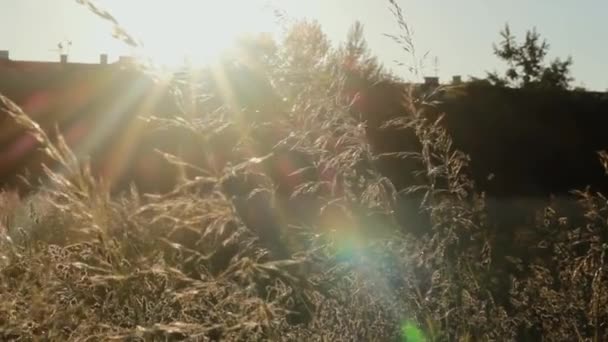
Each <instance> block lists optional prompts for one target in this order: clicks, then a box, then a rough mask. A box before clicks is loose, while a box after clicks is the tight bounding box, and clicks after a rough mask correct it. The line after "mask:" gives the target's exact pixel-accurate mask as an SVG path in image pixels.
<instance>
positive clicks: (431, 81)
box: [424, 77, 439, 86]
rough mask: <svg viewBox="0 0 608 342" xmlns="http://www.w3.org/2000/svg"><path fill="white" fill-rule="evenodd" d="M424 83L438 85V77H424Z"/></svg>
mask: <svg viewBox="0 0 608 342" xmlns="http://www.w3.org/2000/svg"><path fill="white" fill-rule="evenodd" d="M424 84H425V85H430V86H438V85H439V77H425V78H424Z"/></svg>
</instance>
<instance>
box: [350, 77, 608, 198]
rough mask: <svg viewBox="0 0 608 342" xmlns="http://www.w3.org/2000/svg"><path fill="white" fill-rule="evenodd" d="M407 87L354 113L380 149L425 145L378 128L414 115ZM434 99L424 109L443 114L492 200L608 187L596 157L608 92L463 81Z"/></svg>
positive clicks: (378, 90) (370, 98)
mask: <svg viewBox="0 0 608 342" xmlns="http://www.w3.org/2000/svg"><path fill="white" fill-rule="evenodd" d="M404 88H405V86H404V85H399V84H390V83H383V84H380V85H376V86H372V87H370V89H368V90H366V91H363V92H362V95H361V99H362V101H363V102H361V103H359V104H358V107H356V108H357V110H358V111H359V112H360V113H361V115H362V116H363V117H364V118H365V119H367V120H368V122H369V123H370V125H369V126H370V129H369V131H368V135H369V136H370V142H371V143H372V145H374V146H375V147H376V148H377V152H383V151H395V150H416V149H419V147H420V145H419V144H418V142H417V141H416V137H415V135H414V134H413V132H412V131H401V132H397V131H395V130H381V129H379V125H378V124H379V122H380V121H382V119H386V118H391V117H396V116H399V115H404V113H407V112H408V110H407V108H406V107H404V104H403V103H405V102H403V101H398V100H397V99H400V98H403V96H404ZM432 100H434V101H436V102H434V104H433V105H428V106H419V108H420V107H424V108H425V110H424V112H425V116H427V117H429V118H436V117H437V115H438V114H439V113H444V114H445V116H444V119H443V123H442V126H443V127H444V128H445V129H446V130H447V131H448V132H449V134H450V136H451V137H452V139H453V141H454V147H455V148H457V149H459V150H462V151H463V152H465V153H467V154H468V155H469V156H470V157H471V167H470V171H471V173H472V176H473V178H474V180H475V182H476V184H477V185H478V186H479V190H484V191H486V192H487V193H488V195H490V196H498V197H509V196H511V197H530V196H544V195H548V194H554V195H563V194H567V193H568V192H569V191H570V190H572V189H575V188H577V189H580V188H584V187H585V186H587V185H590V186H592V188H594V189H597V190H602V191H607V190H608V178H606V177H605V176H604V171H603V168H602V167H601V164H600V162H599V159H598V155H597V151H599V150H602V149H608V135H607V134H606V133H605V129H606V127H608V126H607V124H608V96H607V95H606V94H602V93H585V92H569V91H542V90H519V89H508V88H499V87H493V86H489V85H484V84H465V85H462V86H457V87H453V88H446V89H445V90H444V91H441V92H439V93H438V94H437V96H435V97H434V98H432ZM386 163H389V162H386ZM393 163H394V164H395V165H397V164H398V162H397V161H393ZM401 165H402V167H404V165H407V164H404V163H403V162H401ZM412 167H413V166H412ZM387 168H388V169H390V167H387ZM390 171H391V170H389V172H390ZM392 171H393V172H392V173H399V172H397V171H395V170H392ZM402 174H403V173H402ZM402 177H407V176H406V175H403V176H402ZM397 183H399V184H400V185H405V184H407V181H401V182H400V179H397Z"/></svg>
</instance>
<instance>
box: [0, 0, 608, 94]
mask: <svg viewBox="0 0 608 342" xmlns="http://www.w3.org/2000/svg"><path fill="white" fill-rule="evenodd" d="M269 1H271V2H272V4H273V5H274V6H275V7H279V8H281V9H282V10H283V11H284V12H285V13H287V15H288V16H289V17H292V18H300V17H307V18H314V19H317V20H318V21H319V22H320V24H321V25H322V27H323V29H324V31H325V32H326V34H327V35H328V37H329V38H330V39H331V40H332V42H334V43H339V42H340V41H343V39H344V37H345V36H346V33H347V31H348V28H349V27H350V25H351V24H352V23H353V22H354V21H355V20H359V21H361V22H362V23H363V24H364V25H365V32H366V38H367V40H368V45H369V46H370V48H371V49H372V50H373V52H374V53H375V54H376V55H377V56H378V57H379V58H380V59H381V61H383V62H384V64H385V65H386V66H387V67H389V68H391V69H393V70H394V71H395V72H396V73H397V74H399V75H400V76H402V77H404V78H406V79H407V78H411V75H409V74H408V73H407V70H405V69H402V68H399V67H397V66H396V64H395V63H394V61H395V60H398V61H402V62H408V61H409V56H407V55H406V54H405V53H403V52H402V50H401V49H400V47H399V46H397V45H396V44H395V43H394V42H393V41H392V40H390V39H389V38H387V37H386V36H384V34H385V33H390V34H396V33H399V29H398V26H397V24H396V22H395V20H394V19H393V17H392V15H391V13H390V11H389V6H388V5H389V3H388V0H305V1H304V0H221V1H219V0H213V1H212V0H98V1H97V2H98V3H99V4H101V5H102V6H103V7H104V8H107V9H108V10H109V11H110V12H111V13H112V14H113V15H114V16H116V17H117V18H118V19H119V21H121V23H123V25H124V26H125V27H127V29H128V30H129V31H130V32H132V33H134V34H135V35H136V36H137V37H139V38H141V39H142V40H143V42H144V44H145V46H146V48H147V51H148V53H150V54H151V55H155V56H163V58H159V59H162V60H163V61H165V62H167V63H169V61H170V59H171V58H173V60H172V62H178V61H180V60H181V59H182V58H183V54H182V53H181V52H183V51H188V52H189V53H190V55H191V58H200V59H201V60H202V59H205V58H210V57H211V55H212V54H213V53H214V51H215V50H219V49H221V48H224V47H226V46H228V45H227V44H228V42H229V41H230V39H231V38H233V37H234V36H236V35H237V34H238V33H240V31H273V30H275V29H276V23H275V21H274V17H273V16H272V14H271V13H270V12H269V11H267V10H264V9H263V8H264V6H263V5H264V4H267V3H268V2H269ZM396 1H397V3H398V4H399V5H400V6H401V7H402V9H403V11H404V14H405V17H406V20H407V21H408V23H409V24H410V26H411V27H412V28H413V30H414V41H415V44H416V48H417V49H418V51H420V52H421V54H422V53H424V52H427V51H428V53H429V54H428V56H429V57H428V59H427V62H426V69H424V74H426V75H428V76H435V75H437V76H439V77H440V78H441V79H442V80H444V81H449V79H451V77H452V76H453V75H462V76H463V77H464V78H468V77H469V76H478V77H482V76H484V75H485V72H486V71H492V70H499V71H500V70H503V68H504V66H503V64H502V63H501V61H499V60H498V59H497V58H496V56H494V55H493V52H492V44H493V43H495V42H498V41H499V39H500V37H499V31H500V30H501V29H502V28H503V27H504V25H505V24H506V23H509V25H510V26H511V28H512V31H513V32H514V33H515V34H516V35H517V37H522V36H523V34H524V33H525V31H526V30H528V29H531V28H533V27H536V28H537V30H538V32H539V33H540V34H541V36H542V37H544V38H545V39H547V40H548V42H549V44H550V45H551V49H550V54H549V58H553V57H567V56H571V57H572V58H573V60H574V66H573V68H572V74H573V76H574V77H575V81H574V85H577V86H584V87H586V88H587V89H593V90H602V91H603V90H606V89H608V72H607V71H608V68H606V67H605V66H604V65H602V63H603V62H604V61H606V60H608V44H605V43H603V42H604V41H605V37H607V36H608V22H606V21H605V20H604V19H605V18H604V17H605V14H606V13H608V1H605V0H579V1H571V0H534V1H530V0H509V1H504V0H503V1H495V0H461V1H453V0H396ZM62 41H72V46H71V47H70V50H69V51H68V52H69V55H70V60H72V61H81V62H95V61H97V60H98V59H99V57H98V56H99V54H101V53H108V54H109V55H110V59H111V60H115V59H116V58H117V56H118V55H121V54H128V53H129V52H130V50H129V49H128V48H126V47H124V45H123V44H121V43H120V42H118V41H116V40H115V39H113V38H112V37H111V29H110V27H109V25H108V24H107V23H105V22H104V21H102V20H100V19H98V18H97V17H95V16H94V15H92V14H91V13H90V12H89V11H87V10H86V9H85V8H84V7H83V6H81V5H79V4H77V1H76V0H0V50H10V54H11V59H21V60H57V59H58V54H59V52H58V51H57V50H56V47H57V43H59V42H62ZM208 46H212V47H214V48H213V49H209V48H207V47H208ZM211 50H214V51H211ZM435 58H436V59H435ZM435 60H436V61H437V63H435Z"/></svg>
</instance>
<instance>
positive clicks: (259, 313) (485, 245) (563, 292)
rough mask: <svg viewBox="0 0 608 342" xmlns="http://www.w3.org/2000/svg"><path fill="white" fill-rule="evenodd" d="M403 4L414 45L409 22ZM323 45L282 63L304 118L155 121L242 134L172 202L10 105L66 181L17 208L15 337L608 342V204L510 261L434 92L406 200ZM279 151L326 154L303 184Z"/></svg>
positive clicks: (557, 220)
mask: <svg viewBox="0 0 608 342" xmlns="http://www.w3.org/2000/svg"><path fill="white" fill-rule="evenodd" d="M391 6H393V8H394V13H395V15H396V16H397V19H398V22H399V23H400V25H401V27H402V29H404V30H405V32H404V37H408V34H409V33H408V32H409V28H408V27H407V26H405V27H404V26H403V25H404V24H405V19H404V18H403V12H402V11H401V10H399V8H398V6H397V5H396V4H395V3H394V2H391ZM300 25H302V26H300V27H299V30H307V29H308V30H313V32H312V33H313V34H310V35H303V36H305V37H308V38H302V37H299V36H297V35H296V36H291V39H294V40H295V43H298V41H297V39H304V40H305V39H316V40H322V39H323V37H322V35H320V34H319V33H320V32H314V30H315V29H316V28H315V27H314V25H312V26H311V25H306V24H300ZM298 32H302V31H298ZM310 37H313V38H310ZM394 37H398V36H394ZM410 38H411V37H410ZM410 38H407V39H406V38H403V39H404V42H405V44H406V51H410V52H412V51H413V49H412V48H411V47H412V46H413V45H412V44H413V41H412V40H411V39H410ZM408 39H409V40H408ZM305 42H306V41H304V43H305ZM292 43H293V42H292ZM300 43H302V42H300ZM408 44H410V45H412V46H410V45H408ZM286 46H287V47H288V46H289V45H286ZM294 46H299V45H298V44H294ZM311 46H316V47H319V49H317V50H316V51H312V52H310V55H309V56H308V58H310V57H311V56H312V57H314V58H318V57H319V55H318V54H321V55H322V56H326V57H327V58H323V59H321V60H322V61H324V62H321V63H303V62H302V60H304V61H305V60H306V56H301V55H300V56H299V58H300V59H299V60H298V61H299V63H298V64H297V65H290V63H289V61H293V60H294V59H290V58H288V57H289V54H290V53H294V51H293V50H289V49H288V48H285V47H280V50H279V53H278V55H277V56H279V57H278V58H279V60H280V61H282V62H280V63H277V62H276V61H272V63H274V64H272V66H273V68H270V69H269V70H271V71H270V72H269V77H270V78H271V79H272V81H273V82H274V83H275V84H278V85H279V86H278V87H277V89H278V90H279V91H280V92H281V94H279V95H280V96H279V97H278V98H281V99H282V101H284V102H286V103H282V104H281V107H282V108H288V109H286V110H285V111H284V112H282V113H280V114H277V115H279V116H273V117H272V120H266V121H262V122H257V123H255V124H252V123H247V122H246V121H243V120H244V119H243V117H245V116H244V113H243V112H242V111H240V110H239V111H237V110H234V108H230V107H225V108H221V109H220V110H217V111H213V112H211V111H206V110H205V108H204V106H202V105H201V106H191V107H189V108H198V109H197V110H199V111H200V112H189V113H182V114H181V115H180V116H179V117H169V118H164V119H157V120H158V122H159V124H162V125H178V126H182V127H185V128H186V129H188V130H191V131H192V132H195V133H196V134H199V135H201V137H203V138H204V139H203V140H204V141H205V139H211V138H213V137H214V136H217V135H221V134H224V133H225V130H224V129H222V128H225V127H237V128H238V130H237V131H238V132H240V136H239V141H235V142H234V150H233V152H234V153H233V154H232V156H233V160H231V164H229V165H227V166H226V167H225V168H224V169H222V170H200V168H196V167H190V166H189V165H188V163H187V161H183V160H179V158H178V156H167V158H168V159H169V161H170V162H173V163H177V164H180V165H182V166H183V167H185V168H189V169H190V171H193V172H194V174H195V175H196V176H192V177H187V179H184V180H183V182H182V183H180V184H178V186H177V187H176V188H175V190H174V191H173V192H171V193H168V194H165V195H162V196H146V195H142V194H140V193H138V192H137V191H136V189H131V191H127V192H125V193H124V194H122V195H120V196H110V194H109V193H108V191H107V188H106V187H105V186H104V185H103V184H101V183H100V182H99V181H98V180H96V179H94V178H93V177H92V176H91V173H90V171H89V170H88V168H87V165H86V164H85V163H83V162H82V161H81V160H79V159H78V158H76V157H75V156H74V154H73V153H72V152H71V151H70V148H69V147H68V146H67V145H66V144H65V143H64V142H63V140H62V139H61V138H60V137H59V138H58V139H56V141H55V139H51V138H50V137H49V135H48V133H47V132H44V131H42V130H41V129H40V128H39V126H38V125H37V124H36V123H35V122H33V121H32V120H31V119H30V118H29V117H28V116H27V115H26V113H23V112H22V111H21V109H19V108H18V107H17V106H15V105H14V104H13V103H12V102H10V100H8V99H6V98H2V104H3V107H4V108H5V109H6V110H7V112H9V113H10V115H11V116H12V117H13V119H15V120H16V121H17V122H19V123H20V124H21V125H22V126H23V127H25V128H26V129H28V130H29V131H30V133H31V134H34V136H35V137H36V138H37V140H38V141H39V142H40V143H41V144H42V145H43V146H44V147H45V151H46V153H47V154H48V155H49V157H51V158H52V159H53V160H55V161H57V162H58V164H59V165H60V166H61V168H59V169H56V170H50V169H46V173H47V176H48V178H49V181H48V182H47V183H45V185H44V187H42V188H41V189H40V191H39V192H37V193H36V194H35V195H34V196H32V197H30V198H25V199H19V198H18V197H16V196H15V195H14V194H11V193H3V194H2V196H1V197H0V209H2V216H1V217H0V218H2V222H1V224H2V225H1V227H2V231H1V232H0V339H2V340H22V341H30V340H52V341H97V340H117V341H123V340H124V341H140V340H141V341H215V340H227V341H261V340H273V341H281V340H284V341H418V340H421V339H422V337H421V336H422V335H425V336H426V339H427V340H432V341H448V340H449V341H454V340H456V341H469V340H475V341H477V340H529V339H533V340H537V339H539V338H540V337H541V336H542V337H543V338H545V339H547V340H581V341H583V340H588V341H601V340H606V339H608V329H606V327H605V324H604V322H605V321H606V318H607V317H606V316H607V311H606V308H607V307H608V306H607V305H606V304H608V303H607V302H608V295H607V293H608V289H607V288H606V284H607V283H606V281H605V277H606V274H605V273H606V271H605V268H604V260H605V251H606V246H607V245H608V241H606V239H607V237H608V236H607V235H606V234H605V231H606V228H607V227H606V222H608V218H607V217H606V212H607V211H608V206H607V205H606V203H607V200H606V198H604V197H603V196H602V195H599V194H592V193H587V192H581V193H578V197H579V198H580V203H579V204H577V206H576V212H577V213H581V214H584V216H583V215H578V216H579V218H578V219H570V220H566V219H565V218H564V216H565V215H562V214H561V213H559V210H560V209H552V208H548V209H547V210H546V211H545V212H544V216H542V217H539V220H538V222H536V224H535V225H534V226H531V227H526V229H525V231H526V232H528V233H530V234H532V235H531V236H532V237H531V238H529V239H528V240H526V242H525V243H526V245H525V246H526V247H535V248H536V247H538V248H539V249H541V250H542V251H544V254H542V255H540V254H539V256H537V257H532V258H530V257H528V258H527V259H525V260H524V256H523V255H520V254H517V253H516V251H515V250H514V249H513V250H511V249H509V247H507V248H506V252H505V246H504V245H503V244H504V241H503V240H500V239H499V237H500V236H502V235H501V234H502V233H504V232H501V231H500V230H499V229H500V225H499V224H497V222H490V221H489V220H488V217H487V212H486V205H485V199H484V196H483V195H481V194H478V193H476V191H475V187H474V184H472V182H471V181H470V179H469V178H468V177H467V176H466V172H467V162H468V160H467V158H466V156H464V155H462V154H461V153H459V152H458V151H454V150H453V148H452V146H451V141H450V138H449V136H448V135H447V134H446V132H445V131H444V130H443V129H441V126H440V124H439V122H436V121H428V120H426V119H425V116H424V110H423V108H424V105H428V104H430V103H432V101H433V94H425V96H422V97H421V96H418V95H414V93H413V92H409V93H406V94H404V95H405V96H404V101H405V103H404V104H405V105H404V111H405V113H404V114H407V115H405V116H404V117H403V118H400V119H398V120H394V121H392V122H390V123H388V125H392V126H400V127H402V128H404V129H410V130H413V132H415V134H416V137H417V138H418V140H419V141H420V143H421V146H422V148H421V149H420V151H417V152H416V153H407V154H397V155H395V157H400V158H414V159H415V160H417V161H418V162H419V163H420V166H421V167H420V170H418V171H419V173H418V179H421V181H420V183H419V184H413V186H412V187H411V188H409V189H406V191H397V189H395V187H394V186H393V184H392V182H391V181H390V180H389V179H387V178H386V177H385V176H384V175H383V174H382V173H381V172H380V171H379V170H378V168H377V166H376V165H377V163H376V162H377V160H378V158H380V157H387V156H378V155H376V154H374V152H373V151H372V150H373V149H372V147H371V146H370V145H369V142H368V139H367V136H366V130H365V123H363V122H360V121H358V120H357V119H355V118H353V117H352V116H351V115H350V113H349V107H348V104H347V103H343V101H342V99H341V97H340V94H341V92H340V90H341V89H342V87H343V82H344V79H345V75H343V74H342V71H341V70H340V68H338V67H336V65H334V64H332V63H333V62H332V59H331V58H330V57H331V56H328V54H331V51H332V50H331V49H329V48H327V47H326V46H325V45H324V42H323V41H321V42H316V43H315V44H313V45H311ZM413 57H414V59H416V56H415V54H413ZM281 58H282V59H281ZM269 63H270V62H269ZM412 65H420V63H419V62H414V63H412ZM294 70H297V73H294ZM294 75H297V77H295V76H294ZM286 76H294V77H292V78H289V77H286ZM303 76H306V77H303ZM211 95H217V94H211ZM195 118H196V119H195ZM244 128H246V129H244ZM268 132H273V134H268ZM277 132H279V133H277ZM281 132H282V133H281ZM268 137H272V139H268ZM281 153H284V154H287V155H290V154H296V153H299V154H302V155H305V156H307V158H308V159H309V163H308V164H307V166H306V167H305V168H302V169H299V170H298V171H297V172H296V174H297V175H301V176H302V177H301V180H300V182H299V183H298V184H297V186H296V187H295V188H290V189H285V188H284V187H282V185H281V184H279V181H278V178H277V177H276V175H273V174H272V173H271V172H268V169H266V168H265V165H267V162H268V161H272V160H273V158H276V157H277V156H280V155H281ZM404 196H417V197H416V198H420V199H421V204H422V205H421V209H422V211H423V213H424V214H426V215H428V216H429V217H430V223H431V225H430V226H429V227H424V228H425V229H424V234H411V229H408V227H407V224H405V225H404V224H403V221H400V220H399V219H398V218H397V216H398V214H399V212H398V211H399V210H400V208H399V203H400V200H401V199H402V198H404ZM251 211H254V212H255V213H257V214H258V215H253V216H252V215H251V214H249V213H250V212H251ZM574 216H576V215H574ZM410 228H411V227H410ZM418 228H420V227H418ZM502 228H504V227H502ZM507 228H509V227H507ZM503 235H504V234H503ZM507 235H511V234H507ZM510 246H511V247H514V246H515V244H513V245H510ZM520 248H521V249H526V248H524V247H521V246H520ZM417 327H418V328H420V330H419V329H418V328H417Z"/></svg>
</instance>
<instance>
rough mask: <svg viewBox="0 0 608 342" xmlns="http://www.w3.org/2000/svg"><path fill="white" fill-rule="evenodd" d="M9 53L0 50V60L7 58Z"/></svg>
mask: <svg viewBox="0 0 608 342" xmlns="http://www.w3.org/2000/svg"><path fill="white" fill-rule="evenodd" d="M8 59H9V54H8V50H0V60H8Z"/></svg>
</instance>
